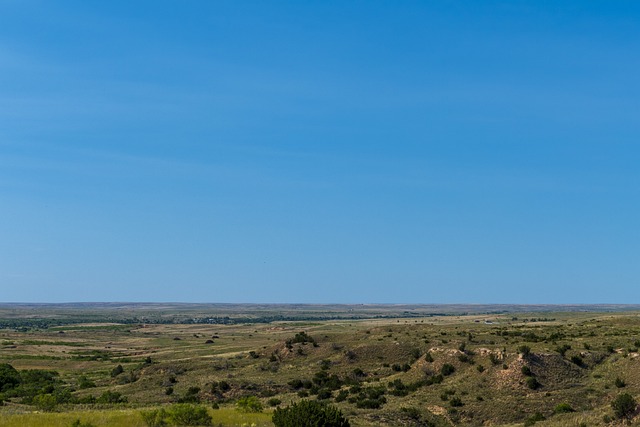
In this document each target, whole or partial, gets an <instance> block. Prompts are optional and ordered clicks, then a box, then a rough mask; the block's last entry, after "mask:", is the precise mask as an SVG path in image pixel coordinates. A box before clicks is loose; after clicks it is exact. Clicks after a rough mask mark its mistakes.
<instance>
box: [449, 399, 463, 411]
mask: <svg viewBox="0 0 640 427" xmlns="http://www.w3.org/2000/svg"><path fill="white" fill-rule="evenodd" d="M449 405H451V406H452V407H454V408H455V407H460V406H463V405H464V403H462V399H460V398H459V397H458V396H455V397H453V398H451V400H450V401H449Z"/></svg>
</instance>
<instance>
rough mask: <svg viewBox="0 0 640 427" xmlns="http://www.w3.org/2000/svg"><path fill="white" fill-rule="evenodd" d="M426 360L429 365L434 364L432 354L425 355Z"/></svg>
mask: <svg viewBox="0 0 640 427" xmlns="http://www.w3.org/2000/svg"><path fill="white" fill-rule="evenodd" d="M424 360H426V361H427V362H429V363H431V362H433V356H432V355H431V353H427V354H425V355H424Z"/></svg>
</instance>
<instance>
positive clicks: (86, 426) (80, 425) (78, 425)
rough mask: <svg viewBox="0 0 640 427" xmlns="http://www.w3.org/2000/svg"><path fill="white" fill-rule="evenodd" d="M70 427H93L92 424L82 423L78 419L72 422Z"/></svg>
mask: <svg viewBox="0 0 640 427" xmlns="http://www.w3.org/2000/svg"><path fill="white" fill-rule="evenodd" d="M70 427H95V425H94V424H91V423H90V422H84V423H83V422H82V421H80V420H79V419H77V420H75V421H74V422H72V423H71V426H70Z"/></svg>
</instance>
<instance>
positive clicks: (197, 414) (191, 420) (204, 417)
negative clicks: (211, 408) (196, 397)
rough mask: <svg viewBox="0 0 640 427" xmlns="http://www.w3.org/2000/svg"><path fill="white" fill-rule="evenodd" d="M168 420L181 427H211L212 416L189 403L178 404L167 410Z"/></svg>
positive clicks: (202, 408) (204, 409)
mask: <svg viewBox="0 0 640 427" xmlns="http://www.w3.org/2000/svg"><path fill="white" fill-rule="evenodd" d="M167 414H168V416H167V419H168V420H169V421H170V422H171V423H173V424H176V425H179V426H210V425H211V423H212V419H211V415H209V413H208V412H207V409H206V408H204V407H202V406H198V405H191V404H189V403H177V404H175V405H172V406H171V407H170V408H169V409H167Z"/></svg>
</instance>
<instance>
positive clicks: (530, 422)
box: [524, 412, 545, 427]
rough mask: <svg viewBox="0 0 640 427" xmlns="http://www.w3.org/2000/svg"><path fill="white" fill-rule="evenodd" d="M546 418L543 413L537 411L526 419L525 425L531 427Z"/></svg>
mask: <svg viewBox="0 0 640 427" xmlns="http://www.w3.org/2000/svg"><path fill="white" fill-rule="evenodd" d="M544 420H545V418H544V415H542V414H541V413H540V412H536V413H535V414H533V415H532V416H530V417H529V418H527V419H526V420H524V425H525V427H529V426H532V425H534V424H535V423H537V422H538V421H544Z"/></svg>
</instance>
